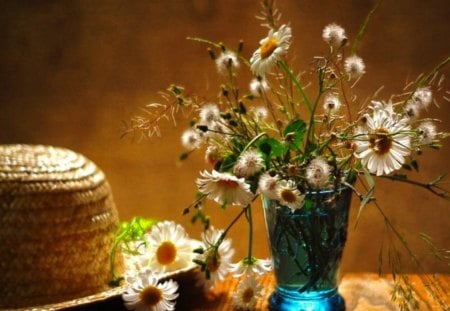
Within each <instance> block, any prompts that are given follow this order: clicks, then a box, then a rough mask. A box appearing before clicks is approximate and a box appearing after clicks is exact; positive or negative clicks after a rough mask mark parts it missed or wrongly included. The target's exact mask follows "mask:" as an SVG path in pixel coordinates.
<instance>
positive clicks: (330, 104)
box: [323, 94, 341, 114]
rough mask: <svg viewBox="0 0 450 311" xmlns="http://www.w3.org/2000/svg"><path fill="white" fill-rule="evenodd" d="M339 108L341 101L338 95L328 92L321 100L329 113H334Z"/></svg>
mask: <svg viewBox="0 0 450 311" xmlns="http://www.w3.org/2000/svg"><path fill="white" fill-rule="evenodd" d="M340 108H341V101H340V100H339V97H337V96H336V95H334V94H329V95H327V96H326V97H325V99H324V101H323V109H324V110H325V111H326V112H327V113H329V114H336V113H337V112H338V111H339V109H340Z"/></svg>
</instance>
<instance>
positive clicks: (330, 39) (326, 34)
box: [322, 23, 347, 47]
mask: <svg viewBox="0 0 450 311" xmlns="http://www.w3.org/2000/svg"><path fill="white" fill-rule="evenodd" d="M322 38H323V40H325V42H327V43H328V44H329V45H332V46H336V47H340V46H342V45H344V44H345V43H346V42H347V37H346V36H345V30H344V28H342V27H341V26H339V25H337V24H334V23H333V24H329V25H327V26H325V28H324V29H323V32H322Z"/></svg>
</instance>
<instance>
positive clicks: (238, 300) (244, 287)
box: [233, 277, 262, 310]
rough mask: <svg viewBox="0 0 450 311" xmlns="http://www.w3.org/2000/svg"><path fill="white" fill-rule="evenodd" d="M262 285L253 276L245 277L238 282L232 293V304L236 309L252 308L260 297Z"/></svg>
mask: <svg viewBox="0 0 450 311" xmlns="http://www.w3.org/2000/svg"><path fill="white" fill-rule="evenodd" d="M261 291H262V286H261V284H259V283H258V282H257V281H256V280H255V279H254V278H251V277H247V278H245V279H243V280H241V281H240V282H239V285H238V287H237V290H236V293H235V294H234V295H233V305H234V306H235V308H237V309H238V310H254V309H255V308H256V303H257V300H258V299H259V298H260V297H261Z"/></svg>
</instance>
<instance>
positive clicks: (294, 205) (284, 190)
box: [278, 179, 305, 212]
mask: <svg viewBox="0 0 450 311" xmlns="http://www.w3.org/2000/svg"><path fill="white" fill-rule="evenodd" d="M304 198H305V195H304V194H301V193H300V191H299V190H298V189H297V187H296V185H295V182H293V181H292V180H284V179H283V180H281V181H280V182H279V184H278V201H279V202H280V204H281V205H283V206H287V207H289V208H290V209H291V211H292V212H295V211H296V210H298V209H300V208H302V207H303V200H304Z"/></svg>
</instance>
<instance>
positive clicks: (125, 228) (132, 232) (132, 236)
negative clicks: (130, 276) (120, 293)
mask: <svg viewBox="0 0 450 311" xmlns="http://www.w3.org/2000/svg"><path fill="white" fill-rule="evenodd" d="M157 222H158V221H157V220H155V219H153V218H142V217H134V218H133V219H132V220H131V222H125V221H124V222H122V223H121V224H120V228H119V231H118V232H117V234H116V237H115V239H114V245H113V248H112V250H111V253H110V255H109V261H110V268H111V274H112V280H111V283H112V284H113V285H118V284H119V282H120V281H121V277H118V276H116V274H115V264H116V255H117V251H118V249H119V247H123V248H122V250H123V251H125V252H128V253H131V254H135V253H136V250H135V249H133V247H131V246H130V243H131V242H137V241H142V242H143V243H146V241H145V238H144V235H145V233H146V232H147V231H148V230H149V229H150V228H151V227H152V226H153V225H154V224H156V223H157Z"/></svg>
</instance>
